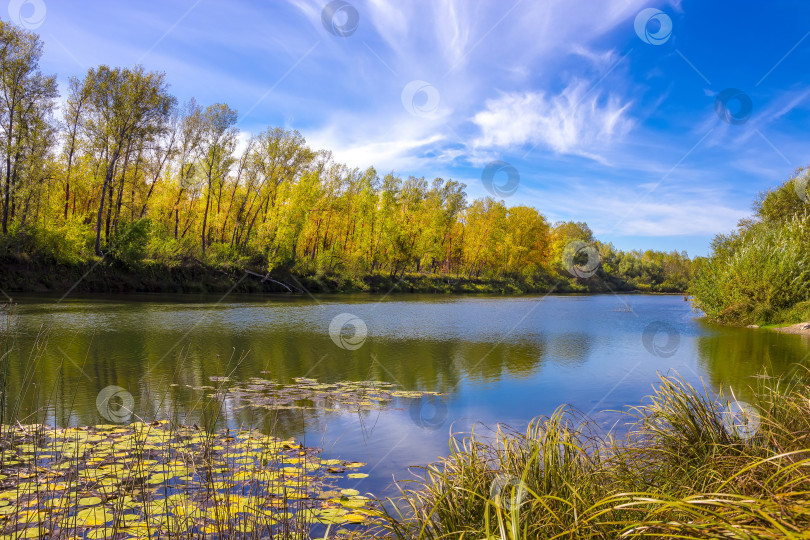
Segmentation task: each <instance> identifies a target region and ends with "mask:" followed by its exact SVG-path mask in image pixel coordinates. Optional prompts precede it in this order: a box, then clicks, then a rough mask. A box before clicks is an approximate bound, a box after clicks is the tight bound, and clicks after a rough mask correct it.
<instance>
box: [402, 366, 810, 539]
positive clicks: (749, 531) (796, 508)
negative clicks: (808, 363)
mask: <svg viewBox="0 0 810 540" xmlns="http://www.w3.org/2000/svg"><path fill="white" fill-rule="evenodd" d="M758 391H759V393H758V395H759V396H761V398H760V401H759V402H758V403H757V406H756V408H754V407H751V406H748V405H745V404H737V403H736V402H734V401H732V402H731V403H729V402H728V401H725V400H722V399H721V400H714V399H711V398H710V397H708V395H707V394H706V393H705V392H704V391H701V390H698V389H695V388H693V387H691V386H689V385H688V384H686V383H684V382H683V381H681V380H679V379H674V378H665V379H662V381H661V385H660V387H659V388H658V389H657V390H656V391H655V393H654V394H653V395H652V396H650V397H649V399H648V400H647V401H646V403H645V404H644V405H643V406H640V407H638V408H636V409H634V411H633V412H632V417H633V418H632V420H633V423H634V427H633V429H632V430H631V432H630V434H629V435H628V436H627V438H622V439H620V440H614V439H612V438H611V437H606V436H600V435H598V430H597V428H595V427H594V426H593V425H592V424H590V423H589V422H588V421H587V419H583V418H581V417H579V416H578V415H577V414H575V413H573V412H572V411H569V410H567V409H565V408H561V409H559V410H558V411H557V412H556V413H555V414H554V415H552V416H551V417H550V418H547V419H538V420H536V421H534V422H533V423H532V424H531V425H530V426H529V428H528V429H527V430H526V432H525V433H516V432H511V431H507V430H505V429H502V428H499V429H498V430H497V432H496V433H494V435H490V436H480V435H475V434H473V435H471V436H469V437H467V438H466V439H464V440H463V441H460V442H456V443H453V444H452V446H451V453H450V455H449V456H448V457H447V458H445V459H442V460H441V461H439V462H438V463H435V464H433V465H431V466H429V467H426V468H420V469H418V470H416V471H414V472H415V473H416V479H415V480H413V481H410V482H405V483H402V484H401V489H402V494H403V498H402V500H401V501H399V508H404V510H402V511H401V512H402V513H401V515H398V516H392V520H391V524H390V527H391V528H392V530H393V531H394V534H395V535H396V536H397V537H398V538H401V539H406V538H408V539H410V538H431V539H433V538H436V539H438V538H488V539H489V538H501V539H514V540H517V539H523V538H619V537H621V538H628V537H650V538H652V537H655V538H806V537H807V536H806V534H807V533H806V531H807V530H808V528H810V469H809V467H810V392H808V390H807V386H806V377H805V380H796V381H785V380H783V381H773V380H768V379H763V380H762V382H761V384H760V387H759V388H758ZM583 420H584V421H583Z"/></svg>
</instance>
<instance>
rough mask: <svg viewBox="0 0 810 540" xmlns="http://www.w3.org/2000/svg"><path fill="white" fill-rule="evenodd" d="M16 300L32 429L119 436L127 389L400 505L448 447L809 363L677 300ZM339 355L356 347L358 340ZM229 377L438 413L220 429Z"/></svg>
mask: <svg viewBox="0 0 810 540" xmlns="http://www.w3.org/2000/svg"><path fill="white" fill-rule="evenodd" d="M15 300H16V301H18V302H19V308H18V310H17V316H16V319H15V323H14V331H15V333H16V335H17V340H16V344H15V348H14V350H13V351H12V356H13V358H12V363H11V366H10V379H9V380H10V391H9V396H10V399H11V400H12V402H13V403H14V404H15V405H17V406H19V408H20V409H21V411H22V416H26V415H28V416H27V421H29V422H33V421H40V422H42V421H46V422H56V423H57V424H60V425H88V424H98V423H109V422H108V421H107V420H105V419H104V418H102V417H101V415H100V414H99V411H98V409H97V407H96V398H97V396H98V393H99V391H100V390H101V389H103V388H105V387H107V386H109V385H117V386H120V387H123V388H126V389H127V390H128V391H129V392H131V394H132V396H133V398H134V403H135V414H136V416H139V417H141V418H144V419H148V420H151V419H154V418H156V417H166V416H169V415H174V416H179V417H180V418H181V419H182V420H183V421H185V422H186V423H200V424H207V425H211V424H216V425H218V426H219V427H223V428H224V427H230V428H237V427H243V426H253V427H258V428H260V429H262V430H264V431H265V432H274V433H276V434H278V435H279V436H285V437H295V438H296V439H298V440H300V441H301V442H302V443H304V444H305V445H313V446H323V447H324V448H325V454H326V455H327V456H329V457H341V458H344V459H352V460H360V461H364V462H367V463H368V464H369V465H368V467H367V468H366V469H365V472H370V473H371V476H370V477H369V478H368V479H365V480H362V481H360V482H359V483H358V486H357V488H358V489H361V490H362V491H371V492H373V493H375V494H377V495H392V494H393V488H392V486H391V479H392V477H397V478H402V477H404V476H405V473H406V470H407V467H408V466H409V465H415V464H425V463H428V462H430V461H433V460H434V459H435V458H436V457H437V456H439V455H444V454H446V453H447V445H448V439H449V433H450V430H451V429H452V430H453V431H454V432H464V431H468V430H469V429H470V428H471V427H472V426H473V425H474V424H475V423H476V422H482V423H484V424H487V425H493V424H495V423H496V422H502V423H506V424H510V425H512V426H514V427H517V428H522V427H525V425H526V424H527V423H528V422H529V421H530V420H531V419H532V418H534V417H536V416H539V415H547V414H550V413H551V412H553V411H554V409H556V408H557V407H558V406H560V405H561V404H569V405H571V406H573V407H576V408H578V409H580V410H582V411H583V412H586V413H591V414H592V415H594V416H595V417H596V419H597V420H598V421H599V423H600V424H602V425H603V426H605V427H606V428H610V427H611V426H612V425H614V424H615V423H616V421H617V420H618V419H619V418H620V415H619V414H617V413H615V412H609V411H616V410H619V409H622V408H623V407H626V406H628V405H637V404H639V402H640V401H641V400H642V398H643V397H644V396H645V395H647V394H649V393H650V391H651V389H652V387H653V385H654V384H655V383H656V381H657V380H658V376H659V374H673V373H678V374H680V375H682V376H683V377H684V378H686V379H687V380H689V381H690V382H693V383H697V384H701V383H705V384H706V386H707V388H709V389H710V390H711V391H713V392H717V391H720V390H721V389H723V388H728V387H731V388H732V389H733V390H734V392H735V394H736V395H737V397H738V398H739V399H745V398H746V397H747V398H749V399H753V397H752V396H751V394H750V392H749V391H748V387H749V386H750V385H751V384H752V383H753V382H754V379H753V377H754V376H756V375H757V374H759V373H761V372H762V370H763V369H764V368H767V369H769V370H770V371H771V372H772V373H776V374H779V373H782V372H784V371H785V370H787V369H789V368H791V366H793V365H795V364H796V363H798V362H803V361H804V359H805V356H806V355H807V353H808V351H810V342H808V341H807V340H806V338H803V337H801V336H792V335H782V334H776V333H772V332H767V331H752V330H747V329H731V328H723V327H716V326H712V325H709V324H707V323H705V322H703V321H701V320H700V319H699V318H698V317H697V315H696V314H695V313H694V312H693V311H692V309H691V307H690V304H689V303H687V302H684V301H683V298H682V297H681V296H643V295H622V296H616V295H604V296H548V297H519V298H503V297H497V298H491V297H437V296H388V297H385V298H383V297H381V296H380V297H377V296H369V295H365V296H357V297H353V296H334V297H319V298H318V299H317V300H313V299H311V298H300V297H296V298H288V297H282V298H269V299H268V298H260V299H257V298H256V297H247V298H245V297H228V298H226V299H225V300H223V301H217V299H210V298H208V299H193V298H189V297H175V298H169V299H167V298H166V297H161V298H160V299H157V298H155V297H129V296H126V297H113V298H107V297H92V298H87V297H85V298H80V299H68V300H64V301H62V302H59V303H57V302H56V301H55V300H54V299H49V298H31V297H28V298H17V299H15ZM342 313H350V314H352V315H354V316H356V317H357V318H359V319H361V320H362V321H363V322H364V323H365V325H366V328H367V337H366V339H365V341H364V342H362V345H361V346H360V347H359V348H358V349H356V350H345V349H342V348H340V347H339V346H338V345H336V344H335V342H334V341H333V340H332V338H331V337H330V334H329V326H330V323H331V322H332V320H333V319H334V318H335V317H336V316H338V315H340V314H342ZM343 337H344V338H346V339H349V340H350V341H351V340H352V332H351V328H346V329H345V332H344V334H343ZM34 350H36V351H37V352H33V353H32V351H34ZM262 372H269V373H262ZM219 376H228V377H230V379H231V380H233V381H245V380H247V379H248V378H250V377H262V378H270V379H274V380H277V381H281V382H291V381H292V379H293V378H294V377H309V378H315V379H318V380H320V381H324V382H332V381H346V380H350V381H364V380H380V381H387V382H392V383H396V384H398V385H400V386H401V387H402V388H403V389H406V390H422V391H431V392H441V393H442V394H443V397H442V398H441V399H428V398H421V399H407V398H401V399H397V400H395V401H394V402H393V403H391V404H390V406H388V407H387V408H385V409H384V410H381V411H372V412H368V411H366V412H362V413H358V412H356V411H355V412H352V411H343V412H339V411H330V412H326V411H318V410H286V411H278V412H274V413H269V412H268V411H264V410H258V411H257V410H255V409H249V408H238V405H239V403H237V402H235V401H234V400H233V399H230V398H229V397H228V396H227V395H226V396H225V397H224V399H223V400H222V401H221V403H222V405H223V406H222V407H221V408H220V409H221V410H220V413H219V414H216V415H215V414H214V413H213V412H212V411H214V410H215V407H213V406H212V403H211V399H210V398H206V397H205V394H206V393H205V392H203V391H200V390H195V389H193V388H191V387H199V386H203V385H216V384H217V383H212V382H211V380H210V377H219ZM172 385H173V386H172ZM22 388H24V389H25V390H21V389H22ZM602 411H607V412H602Z"/></svg>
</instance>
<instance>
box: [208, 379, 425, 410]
mask: <svg viewBox="0 0 810 540" xmlns="http://www.w3.org/2000/svg"><path fill="white" fill-rule="evenodd" d="M211 380H212V381H214V382H217V383H219V384H220V387H219V389H217V392H218V393H227V394H228V395H229V396H231V397H234V398H238V400H237V402H241V403H242V405H240V406H239V407H237V408H244V407H256V408H263V409H271V410H280V409H318V410H326V411H339V410H353V411H356V410H366V411H368V410H379V409H384V408H387V407H388V406H390V404H391V402H392V401H393V400H394V398H420V397H422V396H426V395H434V396H435V395H440V394H438V393H437V392H420V391H413V390H400V389H399V388H398V386H397V385H395V384H393V383H389V382H382V381H340V382H333V383H323V382H319V381H318V380H317V379H307V378H304V377H297V378H295V379H293V381H294V383H292V384H290V383H280V382H277V381H273V380H268V379H262V378H259V377H251V378H250V379H248V380H247V381H246V382H231V381H229V380H228V379H227V378H226V377H211ZM197 388H198V389H211V390H214V387H212V386H203V387H197Z"/></svg>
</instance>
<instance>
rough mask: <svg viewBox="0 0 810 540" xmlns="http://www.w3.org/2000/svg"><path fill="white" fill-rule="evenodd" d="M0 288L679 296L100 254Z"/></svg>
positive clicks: (627, 286)
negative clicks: (282, 269) (107, 257)
mask: <svg viewBox="0 0 810 540" xmlns="http://www.w3.org/2000/svg"><path fill="white" fill-rule="evenodd" d="M0 267H2V272H1V273H0V289H1V290H3V291H5V292H6V294H12V293H61V294H63V293H67V292H77V293H107V294H110V293H112V294H114V293H172V294H176V293H192V294H204V293H227V292H232V293H292V294H317V293H363V292H367V293H389V292H396V293H447V294H505V295H519V294H538V293H539V294H542V293H549V292H556V293H609V292H657V293H683V291H681V290H677V289H672V290H670V288H665V287H649V288H648V290H645V289H644V288H642V289H641V290H640V289H639V287H637V286H636V285H635V284H632V283H628V282H627V281H625V280H623V279H621V278H618V277H614V276H607V275H605V276H602V275H595V276H593V277H591V278H588V279H578V278H570V279H569V278H566V277H565V276H560V275H550V274H544V275H540V276H536V277H532V278H525V277H520V278H518V277H515V278H493V279H487V278H475V277H465V276H460V275H450V274H421V273H420V274H407V273H406V274H403V275H397V276H391V275H388V274H379V273H377V274H369V275H363V276H346V275H339V274H333V275H327V274H319V275H306V274H294V273H290V272H272V273H269V274H268V273H267V272H266V271H264V270H262V269H261V268H244V267H238V266H236V265H227V264H225V265H217V266H214V265H210V264H205V263H202V262H200V261H188V262H185V263H178V264H172V265H167V264H162V263H158V262H155V261H143V262H140V263H137V264H125V263H121V262H119V261H114V260H105V259H98V260H92V261H87V262H82V263H77V264H57V263H49V262H46V261H42V260H37V259H33V258H29V257H25V256H22V257H5V258H3V259H2V260H0Z"/></svg>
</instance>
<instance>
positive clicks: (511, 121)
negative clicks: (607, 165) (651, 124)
mask: <svg viewBox="0 0 810 540" xmlns="http://www.w3.org/2000/svg"><path fill="white" fill-rule="evenodd" d="M631 104H632V102H629V101H622V99H621V98H620V97H618V96H615V95H608V96H606V97H604V98H603V97H602V96H601V95H600V94H599V93H594V95H591V96H589V95H588V88H587V85H586V84H585V83H584V82H575V83H573V84H571V85H569V86H568V87H567V88H565V89H564V90H563V91H562V92H561V93H559V94H557V95H548V94H547V93H545V92H511V93H507V94H503V95H502V96H500V97H499V98H496V99H491V100H487V102H486V108H485V109H484V110H482V111H481V112H479V113H477V114H476V115H475V116H474V118H473V122H475V124H476V125H477V126H478V127H479V128H480V130H481V135H480V136H479V137H477V138H476V139H475V140H474V141H473V145H474V146H476V147H500V148H510V149H514V148H519V147H522V146H524V145H533V146H537V145H543V146H544V147H546V148H548V149H550V150H553V151H554V152H557V153H561V154H576V155H581V156H585V157H589V158H592V159H595V160H597V161H600V162H601V161H605V158H604V157H603V156H601V155H600V154H601V152H602V151H603V150H604V149H605V147H606V142H607V143H608V144H609V143H611V142H614V141H616V140H620V139H621V138H623V137H624V136H625V135H626V134H627V133H628V132H629V131H630V129H631V127H632V126H633V120H632V118H631V117H630V114H629V109H630V106H631Z"/></svg>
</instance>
